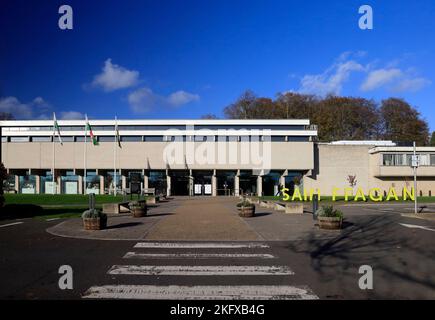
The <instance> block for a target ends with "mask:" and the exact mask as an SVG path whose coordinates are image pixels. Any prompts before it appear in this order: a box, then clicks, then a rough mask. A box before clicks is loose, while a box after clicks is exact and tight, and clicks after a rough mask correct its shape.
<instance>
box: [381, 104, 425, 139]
mask: <svg viewBox="0 0 435 320" xmlns="http://www.w3.org/2000/svg"><path fill="white" fill-rule="evenodd" d="M380 113H381V117H382V124H383V137H384V139H388V140H393V141H400V142H412V141H415V142H416V143H417V144H418V145H427V143H428V141H429V127H428V124H427V122H426V121H425V120H424V119H421V117H420V113H419V112H418V111H417V110H416V109H415V108H413V107H411V106H410V105H409V103H407V102H406V101H404V100H402V99H398V98H389V99H386V100H382V102H381V107H380Z"/></svg>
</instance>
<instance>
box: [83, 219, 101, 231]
mask: <svg viewBox="0 0 435 320" xmlns="http://www.w3.org/2000/svg"><path fill="white" fill-rule="evenodd" d="M83 227H84V228H85V230H101V229H104V228H106V227H107V218H83Z"/></svg>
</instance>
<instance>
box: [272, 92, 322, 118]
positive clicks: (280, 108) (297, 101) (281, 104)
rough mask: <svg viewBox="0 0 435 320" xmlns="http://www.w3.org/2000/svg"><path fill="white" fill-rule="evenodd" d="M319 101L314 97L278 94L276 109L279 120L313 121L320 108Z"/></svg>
mask: <svg viewBox="0 0 435 320" xmlns="http://www.w3.org/2000/svg"><path fill="white" fill-rule="evenodd" d="M318 103H319V100H318V98H316V97H315V96H313V95H305V94H299V93H295V92H286V93H278V95H277V98H276V101H275V108H276V111H277V114H279V118H283V119H311V118H312V117H313V115H314V112H315V111H316V108H317V107H318Z"/></svg>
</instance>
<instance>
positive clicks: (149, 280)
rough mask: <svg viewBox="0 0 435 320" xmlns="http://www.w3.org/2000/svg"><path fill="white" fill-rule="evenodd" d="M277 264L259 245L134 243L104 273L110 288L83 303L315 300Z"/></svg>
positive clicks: (98, 289) (92, 291) (94, 290)
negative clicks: (102, 300)
mask: <svg viewBox="0 0 435 320" xmlns="http://www.w3.org/2000/svg"><path fill="white" fill-rule="evenodd" d="M278 260H279V259H278V257H277V256H276V255H275V254H274V253H273V252H272V249H271V248H270V246H269V245H268V244H266V243H262V242H221V243H218V242H138V243H136V244H135V245H134V246H133V249H132V250H131V251H128V252H127V253H126V254H125V255H124V256H123V257H122V262H124V263H122V264H114V265H112V266H111V267H110V268H109V270H108V271H107V275H108V276H110V278H111V279H112V280H110V281H111V282H116V283H109V284H103V285H95V286H92V287H91V288H89V289H88V290H87V291H86V292H85V293H84V295H83V298H85V299H169V300H172V299H175V300H192V299H201V300H216V299H219V300H228V299H230V300H231V299H233V300H265V299H267V300H268V299H279V300H293V299H318V296H317V295H316V294H314V293H313V291H312V290H311V289H310V288H309V287H308V286H306V285H290V283H292V279H293V278H292V277H293V276H294V275H295V272H294V271H293V270H292V269H291V268H290V267H289V266H286V265H280V264H279V263H277V261H278ZM277 277H278V278H277ZM279 277H281V278H279ZM277 279H278V280H277ZM282 279H284V280H282ZM186 283H187V285H186ZM240 283H243V284H240ZM246 283H247V284H246ZM255 283H261V284H255ZM282 283H285V284H282Z"/></svg>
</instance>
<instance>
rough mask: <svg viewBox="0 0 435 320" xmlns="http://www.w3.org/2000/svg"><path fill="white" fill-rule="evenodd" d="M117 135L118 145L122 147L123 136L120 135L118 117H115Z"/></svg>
mask: <svg viewBox="0 0 435 320" xmlns="http://www.w3.org/2000/svg"><path fill="white" fill-rule="evenodd" d="M115 136H116V138H115V139H116V142H117V143H118V147H120V148H122V146H121V137H120V136H119V129H118V119H116V118H115Z"/></svg>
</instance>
